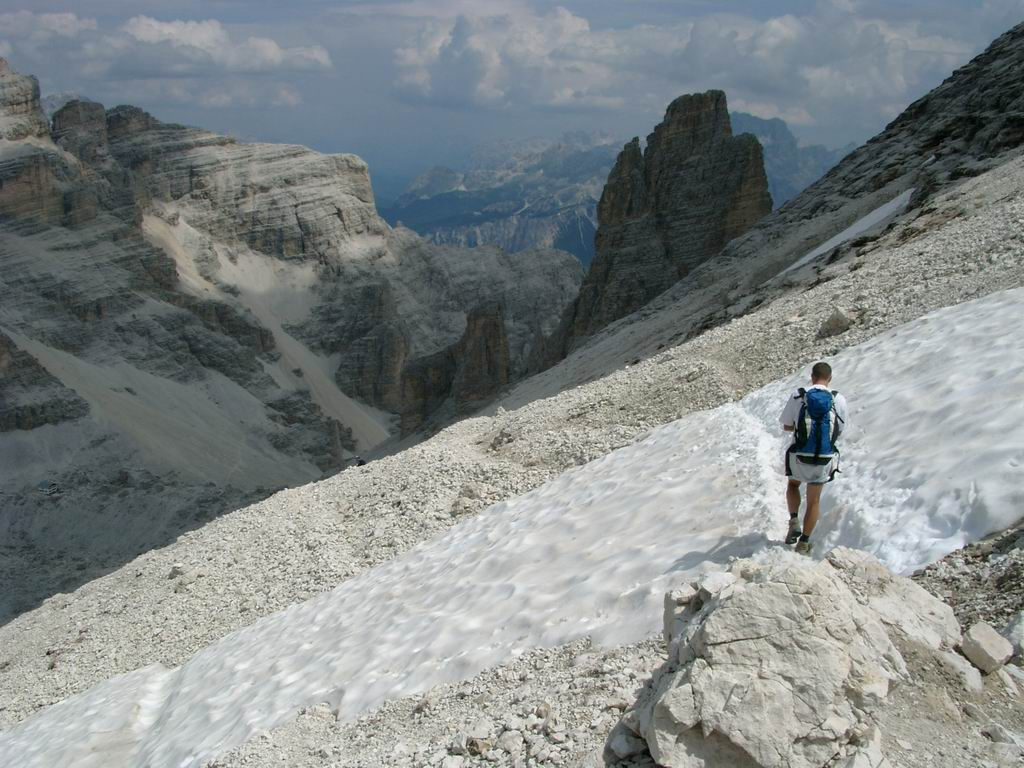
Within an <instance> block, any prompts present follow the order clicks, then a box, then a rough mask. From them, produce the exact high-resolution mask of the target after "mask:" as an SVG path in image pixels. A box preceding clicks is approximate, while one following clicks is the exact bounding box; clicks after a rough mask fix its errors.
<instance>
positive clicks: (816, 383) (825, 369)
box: [779, 363, 847, 555]
mask: <svg viewBox="0 0 1024 768" xmlns="http://www.w3.org/2000/svg"><path fill="white" fill-rule="evenodd" d="M831 381H832V367H831V366H830V365H829V364H828V363H815V364H814V367H813V368H811V386H810V387H809V388H807V389H804V388H803V387H801V388H800V389H798V390H797V391H796V392H795V393H794V394H793V395H792V396H791V397H790V398H789V400H788V401H787V402H786V407H785V408H783V409H782V416H781V417H780V418H779V421H780V422H782V428H783V429H784V430H786V431H787V432H792V433H793V443H792V444H791V445H790V446H789V448H788V449H787V450H786V477H788V478H789V484H788V486H787V487H786V504H787V505H788V506H789V535H787V536H786V543H787V544H793V543H795V544H796V551H797V552H801V553H803V554H805V555H806V554H809V553H810V551H811V541H810V538H811V533H812V532H813V531H814V526H815V524H816V523H817V522H818V509H819V506H820V503H821V491H822V489H823V488H824V487H825V483H829V482H832V479H833V478H834V477H835V474H836V472H838V471H839V451H838V450H837V449H836V440H837V439H838V438H839V435H840V434H841V433H842V432H843V431H844V430H845V429H846V426H847V422H846V398H844V397H843V396H842V395H841V394H839V393H838V392H836V391H835V390H830V389H829V384H830V383H831ZM801 483H806V485H807V510H806V511H805V512H804V524H803V527H801V526H800V524H799V521H798V514H799V512H800V484H801Z"/></svg>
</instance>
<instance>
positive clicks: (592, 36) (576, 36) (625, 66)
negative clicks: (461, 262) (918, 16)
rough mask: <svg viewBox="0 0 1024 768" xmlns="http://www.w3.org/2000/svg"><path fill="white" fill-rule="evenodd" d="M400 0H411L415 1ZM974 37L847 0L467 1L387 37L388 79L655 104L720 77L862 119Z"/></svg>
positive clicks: (521, 105) (553, 104)
mask: <svg viewBox="0 0 1024 768" xmlns="http://www.w3.org/2000/svg"><path fill="white" fill-rule="evenodd" d="M452 1H453V2H454V0H452ZM991 1H992V2H998V3H1000V5H1001V7H1002V4H1005V3H1007V2H1012V3H1018V4H1020V0H991ZM399 6H400V8H401V9H402V11H403V12H409V10H410V8H411V7H416V6H417V4H416V3H401V4H399ZM975 47H976V43H975V42H974V41H968V40H964V39H961V37H960V30H959V29H958V28H957V24H956V23H955V22H952V21H951V22H950V23H947V24H936V23H935V22H934V21H933V20H928V23H927V24H925V23H923V22H921V21H903V22H897V21H886V20H883V19H880V18H874V17H872V16H871V15H870V14H869V13H868V12H867V11H864V10H863V3H858V2H850V1H849V0H827V1H825V2H821V3H819V4H818V5H817V6H815V7H814V8H813V9H812V10H811V11H810V12H808V13H806V14H802V15H794V14H787V15H779V16H776V17H771V18H767V19H759V18H755V17H752V16H744V15H741V14H734V13H732V14H727V13H712V14H709V15H706V16H704V17H702V18H698V19H695V20H692V21H689V20H683V19H681V20H680V21H678V22H676V23H674V24H664V25H661V26H649V25H648V26H633V27H628V26H627V27H613V28H605V29H598V28H593V27H592V26H591V24H590V23H589V22H588V20H587V19H585V18H583V17H582V16H579V15H576V14H574V13H571V12H570V11H568V10H566V9H564V8H556V9H555V10H552V11H550V12H547V13H537V12H534V11H531V10H529V9H522V8H521V9H519V10H516V11H514V12H509V13H503V14H494V15H486V14H480V13H472V12H470V11H468V10H467V11H465V12H464V13H463V14H462V15H459V16H458V17H457V18H455V19H454V20H452V19H435V20H434V21H433V22H432V23H430V24H428V25H427V26H425V27H424V29H423V30H422V31H421V32H420V33H419V35H418V36H417V37H416V39H414V40H411V41H410V42H409V43H408V44H407V45H405V46H402V47H400V48H399V49H398V50H397V51H396V56H395V62H396V66H397V71H398V77H397V81H396V86H397V88H398V90H399V92H400V93H402V94H404V95H405V96H407V97H411V98H415V99H417V100H424V101H428V102H433V103H436V104H439V105H445V106H450V107H476V108H480V107H483V108H500V109H538V108H540V109H546V108H567V109H595V108H596V109H615V110H623V109H627V110H628V109H634V110H641V109H649V108H650V107H651V105H652V103H659V104H660V105H661V107H664V105H665V104H667V103H668V102H669V101H670V100H671V99H672V98H674V97H675V96H677V95H679V94H680V93H685V92H692V91H702V90H706V89H708V88H722V89H724V90H725V91H726V93H727V94H728V96H729V98H730V104H731V105H732V107H733V108H740V109H746V110H749V111H752V112H754V113H755V114H758V115H761V116H764V117H776V116H777V117H781V118H783V119H784V120H786V121H787V122H790V123H792V124H794V125H797V126H811V127H813V126H825V125H828V124H834V123H836V122H837V116H838V115H840V114H841V115H855V116H856V117H855V121H856V122H857V126H858V127H861V129H862V130H863V131H865V132H867V131H870V130H873V129H874V128H875V127H876V126H878V125H879V124H881V123H882V122H884V121H885V120H888V119H889V118H891V117H892V105H893V104H902V105H904V106H905V105H906V104H908V103H909V102H910V101H911V100H912V99H913V98H915V97H917V96H918V95H920V93H922V92H923V91H924V90H926V87H930V86H932V85H934V84H937V83H938V82H939V81H940V80H941V79H942V77H944V76H945V75H946V74H948V73H949V72H950V71H951V70H952V69H953V68H955V67H956V66H958V65H959V64H960V63H962V62H963V61H965V60H966V58H968V56H969V54H970V53H971V51H972V50H974V49H975ZM839 120H840V121H841V120H842V118H839ZM847 127H849V126H847Z"/></svg>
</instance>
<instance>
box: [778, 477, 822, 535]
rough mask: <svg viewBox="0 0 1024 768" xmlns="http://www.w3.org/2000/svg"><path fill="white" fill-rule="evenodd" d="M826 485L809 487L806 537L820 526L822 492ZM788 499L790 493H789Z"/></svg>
mask: <svg viewBox="0 0 1024 768" xmlns="http://www.w3.org/2000/svg"><path fill="white" fill-rule="evenodd" d="M824 487H825V486H824V485H808V486H807V512H806V513H805V514H804V536H810V535H811V533H812V532H813V531H814V526H815V525H817V524H818V509H819V507H820V506H821V491H822V489H824ZM799 494H800V491H799V490H798V491H797V499H798V501H797V503H798V504H799V498H800V496H799ZM787 498H788V492H787Z"/></svg>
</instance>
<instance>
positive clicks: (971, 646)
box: [960, 621, 1013, 675]
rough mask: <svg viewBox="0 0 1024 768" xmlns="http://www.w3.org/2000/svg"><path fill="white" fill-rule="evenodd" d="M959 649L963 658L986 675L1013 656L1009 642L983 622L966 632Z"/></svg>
mask: <svg viewBox="0 0 1024 768" xmlns="http://www.w3.org/2000/svg"><path fill="white" fill-rule="evenodd" d="M960 647H961V650H962V651H963V653H964V656H966V657H967V658H968V659H970V660H971V663H972V664H974V666H976V667H977V668H978V669H980V670H981V671H982V672H984V673H985V674H986V675H987V674H991V673H992V672H995V671H996V670H997V669H999V668H1000V667H1001V666H1003V664H1005V663H1006V662H1008V661H1009V660H1010V657H1011V656H1013V646H1012V645H1011V644H1010V641H1009V640H1007V639H1006V638H1005V637H1003V636H1002V635H1000V634H999V633H998V632H996V631H995V629H993V628H992V625H991V624H988V623H987V622H984V621H979V622H978V623H977V624H974V625H973V626H972V627H971V628H970V629H969V630H967V632H966V633H965V634H964V639H963V643H962V644H961V646H960Z"/></svg>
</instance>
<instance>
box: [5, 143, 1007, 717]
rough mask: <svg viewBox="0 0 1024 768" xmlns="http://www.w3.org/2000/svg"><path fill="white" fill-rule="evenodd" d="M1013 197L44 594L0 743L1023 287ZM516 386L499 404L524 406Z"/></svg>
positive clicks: (999, 194)
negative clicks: (546, 392) (48, 711)
mask: <svg viewBox="0 0 1024 768" xmlns="http://www.w3.org/2000/svg"><path fill="white" fill-rule="evenodd" d="M1022 190H1024V161H1022V160H1021V159H1017V160H1014V161H1012V162H1010V163H1008V164H1006V165H1004V166H1002V167H1000V168H998V169H996V170H994V171H992V172H990V173H988V174H985V175H984V176H981V177H978V178H976V179H973V180H970V181H968V182H966V183H965V184H963V185H962V186H961V187H958V188H957V189H955V190H952V191H951V192H949V193H947V194H946V195H943V196H942V197H940V198H938V199H937V200H936V201H933V202H932V206H933V207H932V209H931V210H930V212H929V213H927V214H925V215H923V216H919V217H917V218H916V220H914V221H913V222H912V224H911V223H909V222H910V220H911V219H910V218H909V217H908V218H905V219H904V220H903V223H901V224H899V225H898V226H896V227H894V228H892V229H891V230H890V231H889V232H888V233H887V234H886V235H885V236H884V237H882V238H881V239H879V240H877V241H875V242H874V243H872V244H871V247H870V248H861V249H858V250H857V251H856V252H848V253H847V254H846V256H845V257H844V258H843V259H840V260H839V261H838V262H835V263H833V264H830V265H827V266H824V267H820V266H811V267H809V268H805V269H804V270H803V271H802V274H803V276H802V277H799V279H794V280H793V281H792V282H791V285H790V288H789V291H788V293H786V294H784V295H783V296H782V297H781V298H779V299H777V300H775V301H774V302H772V303H770V304H765V305H762V306H761V307H759V308H758V309H756V310H755V311H753V312H750V313H749V314H747V315H745V316H743V317H739V318H737V319H735V320H733V321H732V322H729V323H727V324H723V325H720V326H718V327H716V328H714V329H712V330H710V331H708V332H707V333H705V334H703V335H702V336H699V337H697V338H696V339H694V340H692V341H690V342H687V343H685V344H682V345H680V346H677V347H674V348H670V349H666V350H664V351H663V352H661V353H660V354H658V355H656V356H654V357H652V358H651V359H649V360H646V361H644V362H640V363H638V364H636V365H631V366H629V367H627V368H624V369H620V370H617V371H615V372H613V373H611V374H610V375H608V376H606V377H605V378H603V379H601V380H599V381H595V382H593V383H590V384H587V385H585V386H581V387H578V388H576V389H572V390H569V391H566V392H563V393H561V394H559V395H557V396H556V397H552V398H549V399H546V400H538V401H533V402H529V404H527V405H525V406H523V407H521V408H519V409H518V410H516V411H509V412H505V411H503V410H497V411H495V412H494V414H493V415H491V416H482V417H479V418H474V419H468V420H466V421H463V422H461V423H459V424H456V425H454V426H452V427H450V428H448V429H446V430H444V431H443V432H441V433H439V434H438V435H436V436H435V437H433V438H432V439H431V440H429V441H427V442H425V443H422V444H421V445H418V446H415V447H414V448H412V449H410V450H408V451H406V452H403V453H402V454H401V455H399V456H392V457H388V458H384V459H381V460H379V461H376V462H372V463H371V464H369V465H367V466H365V467H361V468H355V469H350V470H347V471H345V472H343V473H341V474H339V475H337V476H335V477H333V478H330V479H329V480H326V481H324V482H321V483H318V484H313V485H309V486H305V487H303V488H298V489H292V490H289V491H284V492H282V493H279V494H277V495H275V496H274V497H272V498H270V499H267V500H266V501H264V502H261V503H259V504H256V505H253V506H252V507H248V508H246V509H243V510H239V511H238V512H235V513H232V514H231V515H228V516H226V517H224V518H221V519H220V520H217V521H216V522H214V523H211V524H209V525H207V526H206V527H204V528H202V529H200V530H197V531H194V532H192V533H190V534H187V535H186V536H183V537H181V538H180V539H179V540H178V541H177V542H175V543H174V544H172V545H171V546H168V547H166V548H164V549H162V550H157V551H154V552H150V553H147V554H146V555H143V556H142V557H140V558H138V559H136V560H135V561H133V562H132V563H130V564H128V565H127V566H125V567H124V568H122V569H120V570H118V571H116V572H114V573H112V574H110V575H108V576H106V577H104V578H102V579H99V580H96V581H94V582H91V583H89V584H87V585H85V586H83V587H82V588H80V589H79V590H77V591H76V592H75V593H73V594H71V595H58V596H55V597H54V598H52V599H50V600H48V601H46V603H45V604H44V605H43V606H41V607H40V608H39V609H37V610H35V611H32V612H31V613H28V614H25V615H23V616H21V617H19V618H18V619H17V620H15V621H13V622H11V623H9V624H7V625H6V626H4V627H2V628H0V648H2V650H0V687H2V688H3V690H4V691H5V693H6V695H5V697H4V698H3V701H2V702H0V727H8V726H9V725H11V724H13V723H14V722H17V721H19V720H20V719H22V718H23V717H25V716H26V715H28V714H30V713H31V712H33V711H35V710H36V709H38V708H40V707H42V706H46V705H47V704H49V703H52V702H55V701H58V700H61V699H63V698H65V697H66V696H68V695H70V694H72V693H75V692H78V691H81V690H84V689H85V688H87V687H89V686H90V685H92V684H94V683H95V682H98V681H100V680H102V679H105V678H107V677H110V676H112V675H114V674H118V673H120V672H125V671H128V670H131V669H135V668H138V667H140V666H143V665H145V664H148V663H152V662H155V661H159V662H162V663H164V664H166V665H176V664H179V663H180V662H181V661H183V660H184V659H186V658H187V657H189V656H190V655H191V654H192V653H194V652H195V651H196V650H197V649H199V648H201V647H203V646H205V645H207V644H209V643H210V642H211V641H212V640H214V639H216V638H219V637H222V636H223V635H225V634H227V633H228V632H230V631H232V630H233V629H236V628H239V627H241V626H245V625H247V624H249V623H251V622H252V621H254V620H255V619H256V618H258V617H261V616H264V615H267V614H268V613H271V612H274V611H276V610H279V609H281V608H283V607H285V606H287V605H289V604H291V603H294V602H297V601H300V600H303V599H305V598H307V597H309V596H311V595H314V594H317V593H318V592H321V591H324V590H326V589H328V588H331V587H333V586H335V585H336V584H337V583H338V582H339V581H341V580H344V579H345V578H348V577H350V576H351V575H353V574H355V573H358V572H361V571H362V570H365V569H366V568H368V567H371V566H373V565H375V564H377V563H380V562H384V561H386V560H388V559H390V558H392V557H393V556H394V555H395V554H397V553H399V552H402V551H405V550H407V549H408V548H409V547H411V546H412V545H413V544H415V543H417V542H419V541H422V540H424V539H426V538H429V537H431V536H432V535H434V534H435V533H437V532H439V531H441V530H443V529H445V528H447V527H448V526H450V525H451V522H452V521H453V520H454V519H456V518H457V517H459V516H461V515H464V514H472V513H474V512H476V511H478V510H479V509H481V508H483V507H485V506H487V505H488V504H490V503H492V502H495V501H497V500H499V499H503V498H507V497H509V496H513V495H517V494H520V493H522V492H524V491H526V490H528V489H530V488H534V487H536V486H537V485H540V484H541V483H543V482H544V481H546V480H549V479H551V478H552V477H554V476H556V475H557V474H559V473H561V472H562V471H563V470H564V469H566V468H567V467H571V466H575V465H578V464H581V463H584V462H586V461H589V460H590V459H593V458H596V457H598V456H601V455H603V454H605V453H607V452H609V451H610V450H612V449H614V448H616V447H619V446H622V445H625V444H628V443H630V442H633V441H634V440H635V439H636V438H638V437H639V436H641V435H642V434H644V433H645V432H646V431H647V430H648V429H650V428H651V427H652V426H655V425H657V424H661V423H665V422H668V421H671V420H673V419H676V418H678V417H679V416H680V415H681V414H683V413H686V412H688V411H691V410H697V409H703V408H708V407H711V406H714V405H717V404H719V403H722V402H725V401H727V400H731V399H734V398H736V397H737V396H739V395H741V394H744V393H746V392H748V391H750V390H752V389H754V388H756V387H759V386H761V385H763V384H765V383H767V382H769V381H772V380H774V379H777V378H780V377H781V376H783V375H785V374H787V373H789V372H791V371H792V370H794V369H796V368H798V367H799V366H801V365H803V364H805V363H807V362H809V361H811V360H812V359H813V358H816V357H818V356H821V355H826V354H830V353H833V352H835V351H837V350H839V349H841V348H845V347H847V346H850V345H853V344H856V343H859V342H861V341H863V340H865V339H867V338H869V337H871V336H873V335H875V334H877V333H879V332H881V331H883V330H885V329H888V328H891V327H893V326H895V325H898V324H901V323H903V322H906V321H907V320H910V319H913V318H915V317H918V316H920V315H921V314H924V313H926V312H928V311H930V310H932V309H935V308H938V307H942V306H947V305H951V304H955V303H958V302H961V301H964V300H967V299H970V298H975V297H977V296H981V295H984V294H987V293H990V292H992V291H996V290H1001V289H1005V288H1010V287H1016V286H1019V285H1022V284H1024V235H1022V230H1024V227H1022V224H1024V197H1022V195H1021V192H1022ZM801 281H802V282H801ZM812 284H813V285H812ZM834 307H842V308H845V310H846V311H847V313H848V314H849V316H850V318H851V320H852V326H851V327H850V328H849V330H847V331H845V332H843V333H841V334H839V335H836V336H832V337H828V338H823V339H819V338H818V331H819V328H820V327H821V325H822V321H823V319H824V317H825V316H827V314H828V312H829V311H831V309H832V308H834ZM671 320H672V316H671V312H670V311H669V310H666V311H665V312H663V313H661V314H656V315H648V316H646V317H644V316H639V317H636V318H634V320H633V322H632V323H631V324H626V325H620V326H618V327H617V330H616V332H615V334H614V336H613V337H610V339H611V341H609V344H612V342H614V344H615V345H618V346H617V347H616V355H625V354H628V351H629V349H630V346H631V345H635V343H636V340H637V339H639V338H649V337H650V336H651V335H653V334H660V333H663V332H664V330H665V329H666V328H668V327H671ZM557 371H558V369H557V368H556V369H554V371H553V372H550V374H549V375H557ZM567 378H569V377H567ZM529 387H530V383H529V382H527V383H526V384H525V385H524V388H523V389H522V390H521V391H520V392H518V393H516V392H514V393H512V399H510V402H512V401H514V400H515V399H519V400H524V399H529V391H530V389H529Z"/></svg>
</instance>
